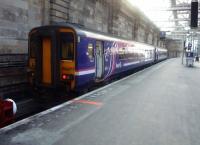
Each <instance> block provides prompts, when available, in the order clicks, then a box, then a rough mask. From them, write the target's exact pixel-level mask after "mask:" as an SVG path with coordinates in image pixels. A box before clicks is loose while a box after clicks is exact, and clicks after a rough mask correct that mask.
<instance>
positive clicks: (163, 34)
mask: <svg viewBox="0 0 200 145" xmlns="http://www.w3.org/2000/svg"><path fill="white" fill-rule="evenodd" d="M165 38H166V32H165V31H160V39H165Z"/></svg>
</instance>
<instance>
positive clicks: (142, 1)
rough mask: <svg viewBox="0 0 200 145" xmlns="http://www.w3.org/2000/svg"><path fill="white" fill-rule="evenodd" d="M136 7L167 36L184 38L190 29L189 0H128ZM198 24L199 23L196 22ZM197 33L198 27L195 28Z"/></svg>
mask: <svg viewBox="0 0 200 145" xmlns="http://www.w3.org/2000/svg"><path fill="white" fill-rule="evenodd" d="M128 1H129V2H130V3H131V4H132V5H133V6H136V7H138V8H139V9H140V10H141V11H143V12H144V14H145V15H146V16H147V17H148V18H149V19H150V20H151V21H152V22H153V23H154V24H155V25H157V26H158V27H159V28H160V30H161V31H165V32H166V34H167V36H168V37H171V38H172V39H173V38H174V39H175V38H180V39H184V37H186V36H187V35H189V34H190V33H191V31H192V33H194V30H191V29H190V11H191V0H128ZM198 25H199V24H198ZM195 31H196V32H195V33H196V35H199V34H198V33H199V32H198V29H196V30H195Z"/></svg>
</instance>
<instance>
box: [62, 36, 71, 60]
mask: <svg viewBox="0 0 200 145" xmlns="http://www.w3.org/2000/svg"><path fill="white" fill-rule="evenodd" d="M60 36H61V39H60V40H61V57H62V60H73V59H74V35H73V33H72V32H62V33H61V34H60Z"/></svg>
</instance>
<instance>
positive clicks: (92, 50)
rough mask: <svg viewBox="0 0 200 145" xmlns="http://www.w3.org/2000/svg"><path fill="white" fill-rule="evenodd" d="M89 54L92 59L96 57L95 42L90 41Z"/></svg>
mask: <svg viewBox="0 0 200 145" xmlns="http://www.w3.org/2000/svg"><path fill="white" fill-rule="evenodd" d="M87 52H88V56H89V58H90V59H93V58H94V47H93V44H92V43H88V50H87Z"/></svg>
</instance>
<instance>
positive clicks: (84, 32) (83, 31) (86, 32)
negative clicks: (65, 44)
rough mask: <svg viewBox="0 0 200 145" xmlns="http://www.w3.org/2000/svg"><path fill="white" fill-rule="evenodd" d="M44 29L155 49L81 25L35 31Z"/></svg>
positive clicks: (54, 25) (62, 23) (55, 24)
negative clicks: (61, 29)
mask: <svg viewBox="0 0 200 145" xmlns="http://www.w3.org/2000/svg"><path fill="white" fill-rule="evenodd" d="M46 27H67V28H71V29H73V30H74V31H75V32H76V34H77V35H79V36H86V37H91V38H95V39H100V40H102V39H103V40H108V41H122V42H129V43H134V44H138V45H146V46H150V47H155V46H153V45H150V44H146V43H142V42H137V41H133V40H130V39H124V38H121V37H117V36H112V35H109V34H107V33H103V32H99V31H95V30H91V29H87V28H85V27H84V26H83V25H79V24H73V23H65V22H60V23H54V24H52V25H46V26H41V27H37V28H35V29H43V28H46ZM33 30H34V29H33ZM156 48H157V47H156ZM159 49H163V48H159ZM163 50H166V49H163Z"/></svg>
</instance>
